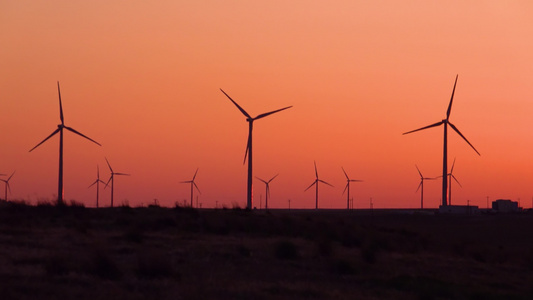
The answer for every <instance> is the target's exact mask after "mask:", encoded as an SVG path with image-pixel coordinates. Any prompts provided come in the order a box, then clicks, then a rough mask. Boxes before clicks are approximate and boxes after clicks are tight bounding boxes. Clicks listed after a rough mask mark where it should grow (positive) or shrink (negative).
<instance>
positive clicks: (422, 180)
mask: <svg viewBox="0 0 533 300" xmlns="http://www.w3.org/2000/svg"><path fill="white" fill-rule="evenodd" d="M415 167H416V170H417V171H418V174H420V184H419V185H418V188H417V189H416V192H418V190H420V189H421V191H420V209H424V180H434V179H435V178H430V177H424V176H423V175H422V172H420V169H419V168H418V166H417V165H415ZM416 192H415V193H416Z"/></svg>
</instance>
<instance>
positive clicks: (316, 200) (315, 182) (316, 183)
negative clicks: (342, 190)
mask: <svg viewBox="0 0 533 300" xmlns="http://www.w3.org/2000/svg"><path fill="white" fill-rule="evenodd" d="M314 163H315V176H316V177H315V181H313V183H311V185H310V186H309V187H308V188H306V189H305V190H304V192H305V191H307V190H308V189H310V188H311V187H312V186H313V185H314V186H315V187H316V191H315V209H318V183H319V182H322V183H324V184H327V185H329V186H333V185H331V184H329V183H327V182H325V181H324V180H321V179H318V170H317V168H316V161H315V162H314Z"/></svg>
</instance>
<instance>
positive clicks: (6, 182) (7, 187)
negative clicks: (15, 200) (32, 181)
mask: <svg viewBox="0 0 533 300" xmlns="http://www.w3.org/2000/svg"><path fill="white" fill-rule="evenodd" d="M13 175H15V172H13V173H12V174H11V176H9V178H8V179H0V180H1V181H3V182H4V184H5V194H4V200H5V201H6V202H7V190H8V189H9V192H11V187H9V181H10V180H11V177H13Z"/></svg>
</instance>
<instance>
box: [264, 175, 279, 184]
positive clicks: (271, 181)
mask: <svg viewBox="0 0 533 300" xmlns="http://www.w3.org/2000/svg"><path fill="white" fill-rule="evenodd" d="M278 175H279V174H276V176H274V177H272V178H270V180H269V181H268V182H267V183H270V182H272V180H274V178H276V177H278Z"/></svg>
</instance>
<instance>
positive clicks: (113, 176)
mask: <svg viewBox="0 0 533 300" xmlns="http://www.w3.org/2000/svg"><path fill="white" fill-rule="evenodd" d="M105 161H106V162H107V166H108V167H109V171H111V177H109V180H108V181H107V183H106V184H105V188H107V186H108V185H109V182H111V207H113V194H114V187H115V184H114V183H115V179H114V178H115V175H122V176H130V174H126V173H117V172H114V171H113V168H111V165H110V164H109V161H108V160H107V157H106V158H105Z"/></svg>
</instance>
